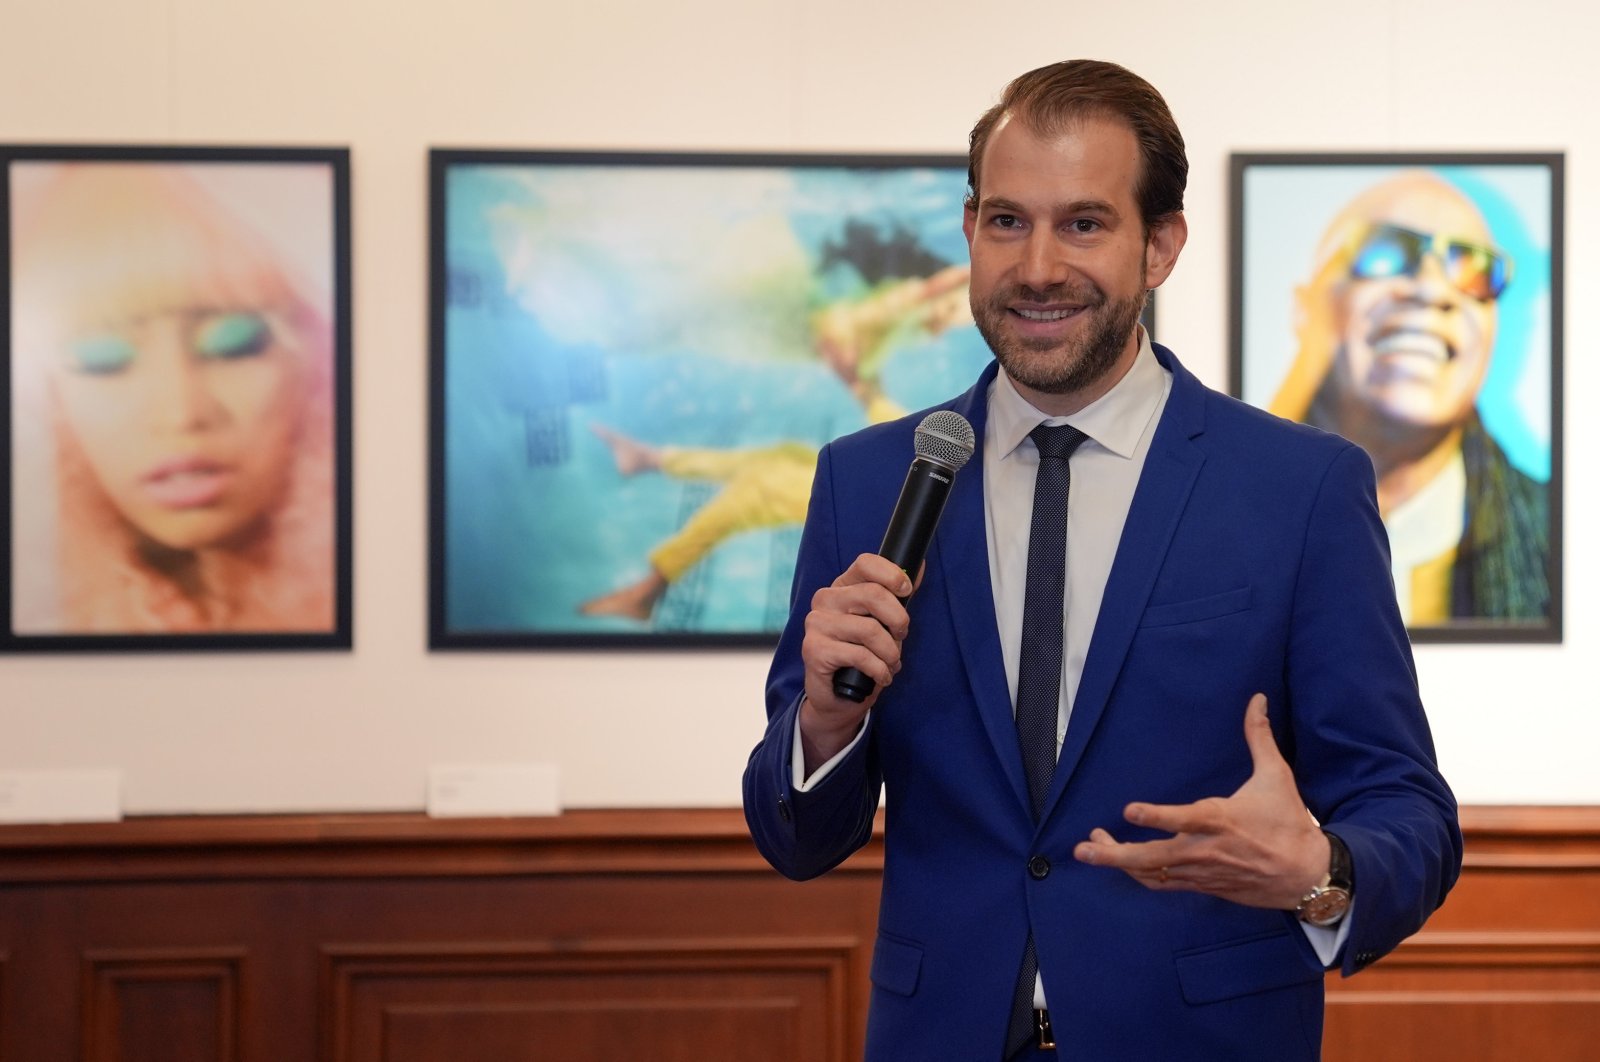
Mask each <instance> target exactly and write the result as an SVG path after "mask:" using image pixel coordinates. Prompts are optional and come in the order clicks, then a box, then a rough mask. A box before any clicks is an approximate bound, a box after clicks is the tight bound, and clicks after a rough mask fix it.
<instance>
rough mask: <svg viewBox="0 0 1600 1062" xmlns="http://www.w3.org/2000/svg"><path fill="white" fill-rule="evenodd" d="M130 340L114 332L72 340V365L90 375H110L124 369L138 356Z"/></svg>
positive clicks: (137, 351)
mask: <svg viewBox="0 0 1600 1062" xmlns="http://www.w3.org/2000/svg"><path fill="white" fill-rule="evenodd" d="M138 353H139V350H138V348H137V347H135V346H134V345H133V344H132V343H131V342H129V341H128V340H126V339H124V338H123V337H122V336H119V335H116V334H114V333H109V332H107V333H103V334H101V335H96V336H86V337H84V338H83V339H79V340H76V341H74V342H73V344H72V347H71V354H72V362H73V367H74V368H76V369H77V370H78V371H79V372H81V373H86V374H88V375H90V376H112V375H115V374H116V373H119V372H121V371H122V370H123V369H126V368H127V367H128V366H129V365H131V364H132V363H133V359H134V358H135V357H136V356H138Z"/></svg>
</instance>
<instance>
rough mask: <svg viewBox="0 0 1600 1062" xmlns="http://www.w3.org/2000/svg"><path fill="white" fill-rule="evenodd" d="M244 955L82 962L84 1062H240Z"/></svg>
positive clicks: (118, 954) (87, 958)
mask: <svg viewBox="0 0 1600 1062" xmlns="http://www.w3.org/2000/svg"><path fill="white" fill-rule="evenodd" d="M244 962H245V954H244V952H243V951H239V950H234V949H199V950H193V951H188V950H182V949H156V950H134V951H91V952H88V953H86V954H85V955H84V956H83V989H82V996H81V999H82V1008H83V1009H82V1019H83V1024H82V1042H83V1058H84V1060H85V1062H171V1060H173V1059H182V1060H184V1062H238V1060H239V1014H240V1010H241V1005H240V1004H241V991H242V989H241V986H242V984H243V980H244V978H243V976H242V969H243V966H244Z"/></svg>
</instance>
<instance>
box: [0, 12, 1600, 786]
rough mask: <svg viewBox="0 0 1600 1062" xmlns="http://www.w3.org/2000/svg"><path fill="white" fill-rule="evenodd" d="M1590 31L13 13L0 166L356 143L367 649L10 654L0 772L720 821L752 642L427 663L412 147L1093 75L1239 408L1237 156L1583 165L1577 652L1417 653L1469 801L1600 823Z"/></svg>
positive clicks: (847, 142)
mask: <svg viewBox="0 0 1600 1062" xmlns="http://www.w3.org/2000/svg"><path fill="white" fill-rule="evenodd" d="M1597 30H1600V14H1596V13H1595V11H1594V10H1593V9H1592V8H1588V7H1586V6H1583V5H1576V4H1572V3H1570V2H1568V0H1529V2H1526V3H1522V4H1518V5H1512V6H1509V7H1508V6H1507V5H1504V4H1501V3H1489V2H1486V0H1467V2H1458V3H1454V4H1450V5H1431V4H1421V3H1410V2H1406V0H1346V2H1342V3H1339V4H1331V5H1330V4H1316V5H1309V4H1308V5H1299V4H1286V3H1282V2H1281V0H1221V2H1218V3H1212V4H1196V3H1193V2H1192V0H1147V2H1145V3H1143V4H1136V5H1112V4H1099V5H1087V4H1072V3H1065V2H1060V0H1057V2H1053V3H1037V2H1033V0H1016V2H1013V3H1009V4H1004V5H999V6H998V7H985V5H980V4H974V3H971V2H967V3H952V2H950V0H923V2H921V3H916V4H912V3H907V2H904V0H896V2H877V0H865V2H862V0H808V2H806V3H796V2H781V3H780V2H774V0H681V2H680V3H676V4H671V5H657V4H650V3H645V2H642V0H588V2H586V3H582V4H579V3H562V4H553V3H548V2H545V0H518V2H508V0H499V2H497V0H455V2H452V3H448V4H433V3H423V2H420V0H399V2H395V0H386V2H381V3H380V2H377V0H277V2H275V3H270V4H259V3H249V4H247V3H242V2H239V0H0V142H51V143H63V142H87V143H179V144H268V145H285V144H297V145H299V144H304V145H336V146H348V147H349V148H350V149H351V158H352V195H353V231H354V270H353V278H354V314H355V317H354V333H355V362H354V372H355V395H354V399H355V401H354V406H355V462H354V466H355V492H354V498H355V573H354V575H355V649H354V651H352V652H349V653H289V654H259V653H258V654H243V653H234V654H205V653H193V654H181V655H180V654H161V655H113V654H105V655H39V654H36V655H18V656H9V657H0V770H5V769H18V768H26V769H36V768H116V769H119V770H121V771H122V772H123V774H124V786H123V805H124V809H125V811H126V812H128V813H130V814H143V813H161V812H235V811H310V810H322V811H358V810H393V809H417V808H421V807H422V806H423V803H424V797H425V791H426V776H427V771H428V768H429V767H430V766H431V765H434V764H444V763H553V764H557V765H559V767H560V770H561V775H562V780H563V781H562V796H563V799H564V801H565V803H566V804H567V806H569V807H645V806H731V805H736V804H737V803H738V802H739V777H740V772H741V770H742V768H743V765H744V760H745V756H746V754H747V753H748V750H749V748H750V746H751V744H752V743H753V742H754V741H755V740H756V738H757V737H758V736H759V734H760V732H761V728H762V722H763V715H762V684H763V677H764V674H765V669H766V663H767V659H766V657H767V654H766V653H765V652H764V651H761V650H741V651H725V652H687V651H676V652H636V651H629V652H617V651H609V652H593V653H583V652H506V653H460V652H453V653H443V654H442V653H429V652H428V651H427V649H426V630H427V556H428V543H427V526H426V525H427V472H426V469H427V454H428V436H427V417H426V409H427V387H428V361H427V346H426V330H427V272H428V270H427V257H426V236H427V218H426V210H427V203H426V191H427V189H426V178H427V149H428V148H429V147H430V146H441V147H443V146H449V147H507V148H596V149H630V148H656V149H666V150H717V151H741V150H777V151H834V152H838V151H845V152H850V151H870V152H899V151H907V152H923V153H927V152H941V153H943V152H961V151H964V150H965V138H966V134H967V131H968V129H969V128H970V127H971V124H972V122H973V120H974V119H975V118H976V116H977V115H978V114H979V113H980V112H981V111H982V110H983V109H984V108H985V107H987V106H988V105H989V104H990V103H992V102H993V100H994V99H995V97H996V96H997V94H998V93H999V91H1000V89H1001V87H1002V86H1003V85H1004V83H1005V82H1006V81H1007V80H1008V79H1009V78H1010V77H1012V76H1013V75H1015V74H1017V73H1020V72H1022V71H1023V70H1026V69H1029V68H1031V67H1034V66H1037V65H1040V64H1043V63H1046V62H1050V61H1054V60H1057V59H1062V58H1070V57H1074V56H1092V57H1098V58H1106V59H1112V60H1116V61H1118V62H1122V63H1124V64H1126V65H1128V66H1130V67H1132V68H1133V69H1135V70H1136V71H1138V72H1139V73H1141V74H1143V75H1144V76H1146V77H1147V78H1149V79H1150V80H1151V81H1152V82H1154V83H1155V84H1156V86H1157V87H1159V88H1160V89H1161V90H1162V92H1163V93H1164V94H1165V95H1166V97H1167V100H1168V102H1169V103H1170V105H1171V106H1172V108H1173V110H1174V112H1175V113H1176V115H1177V118H1178V121H1179V124H1180V125H1181V127H1182V128H1183V131H1184V133H1185V136H1186V138H1187V140H1188V143H1189V152H1190V162H1191V167H1192V172H1191V179H1190V186H1189V196H1188V213H1189V231H1190V240H1189V245H1188V248H1187V249H1186V251H1185V252H1184V256H1183V260H1182V262H1180V264H1179V267H1178V270H1177V273H1176V275H1175V276H1174V278H1173V280H1172V281H1171V282H1169V283H1168V284H1167V286H1166V287H1164V288H1163V289H1162V291H1161V295H1160V333H1161V338H1162V340H1163V342H1165V343H1167V344H1168V345H1170V346H1172V347H1173V348H1174V349H1175V350H1176V351H1177V352H1178V354H1179V355H1180V356H1181V357H1182V358H1183V359H1184V360H1185V363H1186V364H1187V365H1188V366H1189V367H1190V368H1192V369H1193V370H1195V371H1196V372H1197V373H1198V374H1199V375H1200V376H1201V377H1202V378H1203V379H1205V380H1207V381H1208V382H1210V383H1212V384H1213V385H1214V386H1217V387H1225V386H1226V383H1227V365H1228V356H1227V350H1226V342H1227V305H1226V304H1227V269H1228V266H1227V253H1228V249H1227V232H1228V216H1227V157H1228V154H1229V152H1230V151H1236V150H1254V151H1271V150H1402V149H1404V150H1412V149H1426V150H1474V151H1486V150H1520V151H1562V152H1565V153H1566V157H1567V201H1566V218H1567V223H1566V240H1567V243H1566V246H1567V258H1566V285H1565V288H1566V295H1567V306H1568V307H1569V312H1568V313H1567V315H1566V344H1565V345H1566V367H1565V384H1564V386H1565V395H1566V403H1567V416H1566V432H1565V446H1566V497H1565V505H1566V510H1565V520H1564V523H1565V539H1566V561H1565V573H1564V583H1565V594H1566V639H1565V642H1564V644H1562V645H1551V646H1485V645H1475V646H1438V645H1430V646H1422V647H1419V648H1418V649H1417V661H1418V666H1419V669H1420V672H1421V678H1422V686H1423V693H1424V696H1425V699H1426V702H1427V704H1428V707H1429V713H1430V716H1431V718H1432V720H1433V724H1434V731H1435V736H1436V738H1437V741H1438V745H1439V751H1440V756H1441V760H1442V762H1443V765H1444V768H1445V772H1446V775H1447V777H1449V778H1450V780H1451V781H1452V782H1453V783H1454V785H1455V787H1456V789H1457V792H1458V795H1459V796H1460V797H1461V799H1462V800H1463V801H1464V802H1467V803H1491V804H1493V803H1536V804H1537V803H1554V804H1561V803H1584V804H1593V803H1600V767H1597V758H1596V754H1595V750H1596V749H1597V748H1600V692H1597V686H1600V597H1597V591H1600V551H1597V550H1596V549H1594V548H1592V546H1591V543H1593V542H1594V541H1596V539H1597V537H1600V491H1597V490H1596V489H1595V486H1594V484H1595V483H1596V482H1597V469H1600V418H1597V417H1594V416H1591V415H1588V414H1587V411H1586V405H1587V402H1588V400H1589V399H1590V398H1591V397H1592V396H1596V395H1600V360H1597V355H1600V319H1597V316H1596V315H1595V314H1592V313H1587V312H1586V310H1588V308H1589V307H1591V306H1594V305H1596V304H1597V303H1600V205H1597V195H1596V194H1595V192H1596V180H1595V174H1596V170H1597V169H1600V119H1597V118H1596V116H1595V109H1596V101H1597V100H1600V66H1597V64H1596V62H1595V56H1594V46H1593V41H1594V40H1595V38H1596V31H1597ZM958 220H959V219H952V224H955V223H957V221H958ZM626 311H627V308H626V307H617V312H619V313H625V312H626ZM1356 666H1359V665H1356ZM1239 709H1240V712H1241V716H1242V712H1243V705H1240V706H1239ZM1153 739H1157V736H1153Z"/></svg>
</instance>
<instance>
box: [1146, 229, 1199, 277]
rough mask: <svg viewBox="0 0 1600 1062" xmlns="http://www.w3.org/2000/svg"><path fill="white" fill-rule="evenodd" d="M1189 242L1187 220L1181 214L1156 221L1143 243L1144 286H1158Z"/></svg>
mask: <svg viewBox="0 0 1600 1062" xmlns="http://www.w3.org/2000/svg"><path fill="white" fill-rule="evenodd" d="M1188 242H1189V221H1188V219H1187V218H1185V217H1184V216H1183V215H1182V214H1174V215H1172V216H1171V217H1169V218H1166V219H1164V220H1162V221H1158V222H1156V223H1155V224H1154V225H1152V226H1151V227H1150V238H1149V239H1148V240H1146V241H1145V245H1144V272H1145V281H1144V284H1145V287H1147V288H1159V287H1160V286H1161V285H1162V284H1163V283H1165V282H1166V279H1167V277H1169V276H1171V275H1172V267H1173V266H1175V265H1177V264H1178V255H1179V254H1180V253H1182V251H1183V245H1184V244H1185V243H1188Z"/></svg>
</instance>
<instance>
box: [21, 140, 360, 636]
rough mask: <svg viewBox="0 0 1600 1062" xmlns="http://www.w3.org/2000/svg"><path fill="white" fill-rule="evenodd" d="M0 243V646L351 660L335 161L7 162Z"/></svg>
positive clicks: (305, 153) (346, 266)
mask: <svg viewBox="0 0 1600 1062" xmlns="http://www.w3.org/2000/svg"><path fill="white" fill-rule="evenodd" d="M0 249H3V253H0V292H3V293H4V298H3V300H0V307H3V308H0V314H3V318H0V364H3V365H4V371H5V378H6V381H7V388H8V391H7V393H8V395H9V396H10V397H9V400H8V401H7V402H5V403H0V439H3V440H4V445H5V447H6V454H7V459H6V460H5V461H4V462H3V464H0V505H3V507H4V509H3V515H0V536H3V546H4V551H3V557H4V561H3V563H0V598H3V600H4V602H5V606H6V622H5V625H4V629H3V632H0V651H4V652H11V653H22V652H150V651H194V650H204V651H226V650H240V651H260V650H266V651H271V650H342V649H348V648H350V646H351V645H352V623H351V583H352V575H351V548H352V547H351V535H352V513H351V437H352V432H351V406H352V403H351V376H352V373H351V312H350V297H351V295H350V284H351V280H350V273H351V246H350V166H349V152H348V150H347V149H345V148H340V147H299V146H250V147H245V146H204V145H198V146H185V145H120V144H117V145H113V144H6V145H0ZM174 381H179V382H180V383H181V385H180V386H172V384H173V382H174ZM130 385H132V386H131V387H130ZM151 396H155V397H154V398H152V397H151ZM180 396H181V397H180ZM158 409H159V412H158V411H157V410H158Z"/></svg>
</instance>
